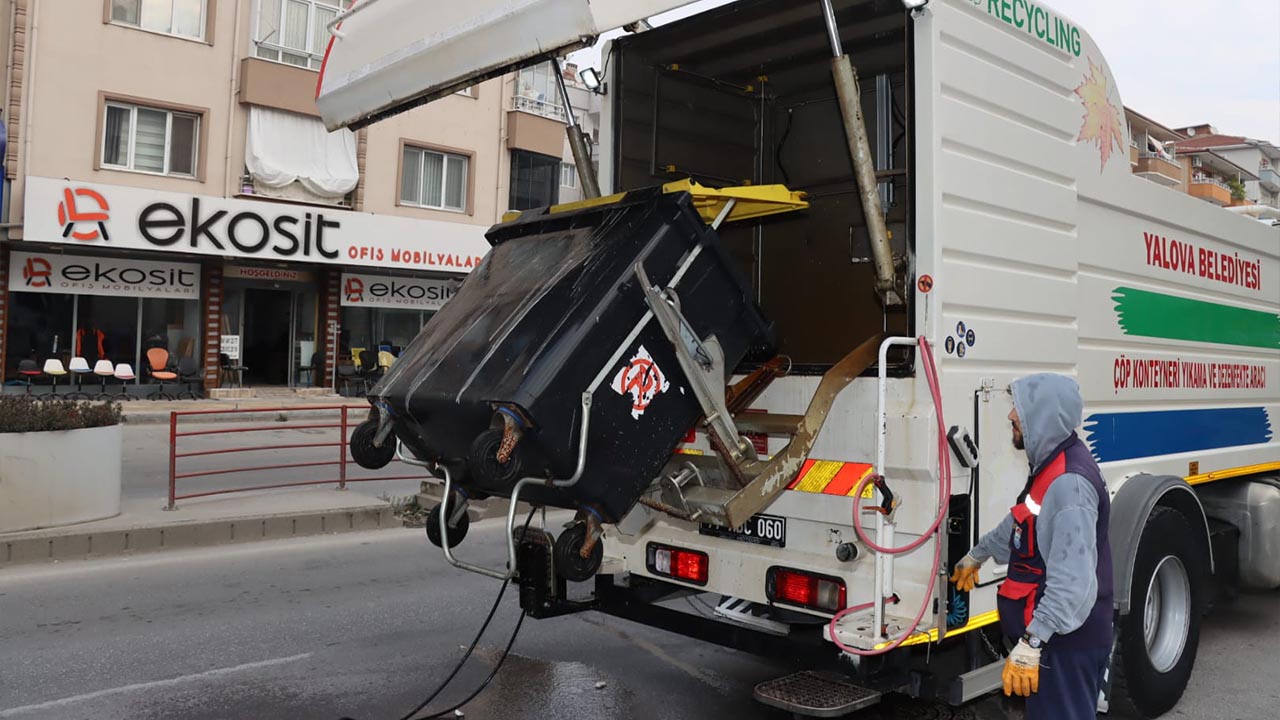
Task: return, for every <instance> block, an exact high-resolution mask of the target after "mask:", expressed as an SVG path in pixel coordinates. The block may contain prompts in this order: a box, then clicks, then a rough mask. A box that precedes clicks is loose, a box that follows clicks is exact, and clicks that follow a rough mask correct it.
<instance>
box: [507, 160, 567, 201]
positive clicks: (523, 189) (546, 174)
mask: <svg viewBox="0 0 1280 720" xmlns="http://www.w3.org/2000/svg"><path fill="white" fill-rule="evenodd" d="M562 164H563V163H561V162H560V158H553V157H550V156H547V155H539V154H538V153H531V152H525V151H524V150H512V151H511V197H510V206H509V209H511V210H532V209H534V208H540V207H547V206H550V205H555V204H556V203H558V202H559V201H560V183H559V179H560V167H561V165H562Z"/></svg>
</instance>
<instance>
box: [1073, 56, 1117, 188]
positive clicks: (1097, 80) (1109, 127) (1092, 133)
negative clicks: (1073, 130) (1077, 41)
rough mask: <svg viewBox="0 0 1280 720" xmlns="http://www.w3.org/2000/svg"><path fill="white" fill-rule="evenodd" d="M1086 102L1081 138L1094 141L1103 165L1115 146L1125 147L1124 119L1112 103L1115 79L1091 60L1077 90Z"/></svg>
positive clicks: (1105, 164) (1079, 139) (1077, 93)
mask: <svg viewBox="0 0 1280 720" xmlns="http://www.w3.org/2000/svg"><path fill="white" fill-rule="evenodd" d="M1075 92H1076V95H1078V96H1080V99H1081V100H1082V101H1083V102H1084V124H1083V125H1081V127H1080V137H1078V138H1076V140H1077V141H1085V142H1092V143H1093V144H1095V145H1097V146H1098V150H1099V152H1100V154H1101V156H1102V167H1106V166H1107V161H1108V160H1110V159H1111V152H1112V146H1113V145H1114V147H1115V149H1117V150H1119V149H1123V148H1124V129H1123V128H1124V119H1123V118H1121V117H1120V111H1119V110H1117V109H1116V106H1115V105H1113V104H1111V82H1110V80H1109V79H1108V78H1107V74H1106V72H1104V71H1103V70H1102V68H1100V67H1098V66H1097V65H1094V64H1093V60H1089V75H1088V76H1086V77H1085V79H1084V82H1082V83H1080V87H1078V88H1076V90H1075Z"/></svg>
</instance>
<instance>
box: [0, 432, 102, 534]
mask: <svg viewBox="0 0 1280 720" xmlns="http://www.w3.org/2000/svg"><path fill="white" fill-rule="evenodd" d="M120 447H121V431H120V426H119V425H112V426H110V427H99V428H87V429H84V430H65V431H61V432H35V433H0V533H4V532H13V531H16V530H33V529H36V528H46V527H57V526H60V525H71V524H73V523H81V522H88V521H90V520H101V519H102V518H109V517H113V516H115V515H119V514H120V452H121V450H120Z"/></svg>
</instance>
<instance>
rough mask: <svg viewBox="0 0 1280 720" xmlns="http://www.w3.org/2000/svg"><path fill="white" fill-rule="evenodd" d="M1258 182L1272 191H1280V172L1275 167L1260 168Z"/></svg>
mask: <svg viewBox="0 0 1280 720" xmlns="http://www.w3.org/2000/svg"><path fill="white" fill-rule="evenodd" d="M1258 182H1259V183H1260V184H1261V185H1262V187H1264V188H1266V189H1267V190H1270V191H1271V192H1280V173H1278V172H1276V170H1275V168H1269V167H1268V168H1261V169H1260V170H1258Z"/></svg>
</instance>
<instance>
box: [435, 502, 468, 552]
mask: <svg viewBox="0 0 1280 720" xmlns="http://www.w3.org/2000/svg"><path fill="white" fill-rule="evenodd" d="M470 527H471V516H470V515H468V514H467V513H465V512H464V513H462V517H461V518H460V519H459V520H458V524H457V525H455V526H453V527H451V528H449V547H450V548H455V547H458V543H460V542H462V539H463V538H465V537H466V536H467V529H468V528H470ZM427 539H428V540H430V541H431V544H432V545H435V546H436V547H440V506H439V505H437V506H435V507H433V508H431V512H429V513H427Z"/></svg>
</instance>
